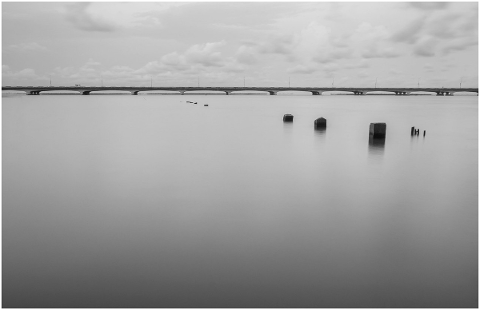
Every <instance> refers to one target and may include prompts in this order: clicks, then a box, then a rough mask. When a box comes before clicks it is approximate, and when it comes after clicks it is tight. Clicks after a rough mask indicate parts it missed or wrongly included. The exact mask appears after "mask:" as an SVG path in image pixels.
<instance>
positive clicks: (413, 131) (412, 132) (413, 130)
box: [410, 127, 415, 136]
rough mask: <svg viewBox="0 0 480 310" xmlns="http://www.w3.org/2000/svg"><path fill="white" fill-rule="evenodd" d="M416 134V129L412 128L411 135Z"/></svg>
mask: <svg viewBox="0 0 480 310" xmlns="http://www.w3.org/2000/svg"><path fill="white" fill-rule="evenodd" d="M414 133H415V127H412V130H410V135H411V136H413V135H414Z"/></svg>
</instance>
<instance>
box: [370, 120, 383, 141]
mask: <svg viewBox="0 0 480 310" xmlns="http://www.w3.org/2000/svg"><path fill="white" fill-rule="evenodd" d="M386 134H387V124H386V123H370V135H371V136H372V137H373V138H374V139H377V138H381V139H385V135H386Z"/></svg>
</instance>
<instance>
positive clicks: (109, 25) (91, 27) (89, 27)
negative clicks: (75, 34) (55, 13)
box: [66, 2, 118, 32]
mask: <svg viewBox="0 0 480 310" xmlns="http://www.w3.org/2000/svg"><path fill="white" fill-rule="evenodd" d="M89 6H90V3H88V2H80V3H71V4H68V6H67V12H66V18H67V20H68V21H70V22H71V23H72V24H73V25H74V26H75V27H77V28H78V29H81V30H85V31H98V32H112V31H115V30H116V29H117V28H118V25H116V24H115V23H113V22H111V21H107V20H106V19H104V18H102V17H101V16H99V15H98V14H93V13H92V12H90V11H88V8H89Z"/></svg>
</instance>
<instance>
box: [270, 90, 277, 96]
mask: <svg viewBox="0 0 480 310" xmlns="http://www.w3.org/2000/svg"><path fill="white" fill-rule="evenodd" d="M268 93H269V94H270V95H276V94H277V92H276V91H271V90H269V91H268Z"/></svg>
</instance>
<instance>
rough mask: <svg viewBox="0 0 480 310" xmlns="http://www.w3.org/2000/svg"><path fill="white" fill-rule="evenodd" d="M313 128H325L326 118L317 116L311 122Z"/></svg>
mask: <svg viewBox="0 0 480 310" xmlns="http://www.w3.org/2000/svg"><path fill="white" fill-rule="evenodd" d="M313 125H314V127H315V129H323V128H327V120H326V119H325V118H323V117H320V118H317V119H316V120H315V122H314V123H313Z"/></svg>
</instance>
